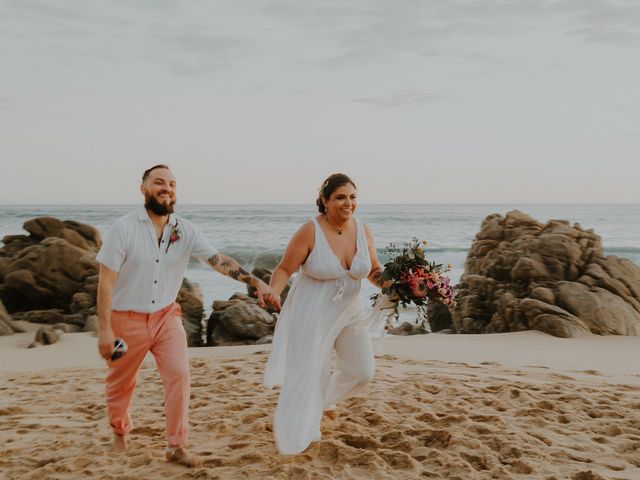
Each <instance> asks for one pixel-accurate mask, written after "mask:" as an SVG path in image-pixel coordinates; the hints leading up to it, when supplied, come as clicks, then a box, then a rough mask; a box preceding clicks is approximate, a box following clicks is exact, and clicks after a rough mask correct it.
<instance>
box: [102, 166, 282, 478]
mask: <svg viewBox="0 0 640 480" xmlns="http://www.w3.org/2000/svg"><path fill="white" fill-rule="evenodd" d="M140 191H141V192H142V194H143V195H144V207H143V206H141V207H139V209H137V210H136V211H133V212H131V213H130V214H128V215H125V216H124V217H121V218H119V219H118V220H116V222H115V223H114V224H113V226H112V227H111V228H110V229H109V232H108V233H107V236H106V238H105V240H104V243H103V245H102V248H101V249H100V252H99V253H98V256H97V258H96V259H97V261H98V262H99V263H100V274H99V280H98V318H99V328H98V348H99V351H100V355H101V356H102V357H103V358H104V359H105V360H107V364H108V373H107V379H106V395H107V410H108V416H109V422H110V424H111V427H112V429H113V432H114V441H113V444H114V448H116V449H125V448H126V435H127V434H128V433H129V432H130V431H131V430H132V429H133V423H132V422H131V418H130V415H129V409H130V405H131V397H132V395H133V390H134V388H135V384H136V377H137V374H138V370H139V369H140V365H141V364H142V361H143V360H144V357H145V356H146V354H147V352H149V351H151V353H152V354H153V355H154V357H155V360H156V364H157V366H158V370H159V371H160V376H161V377H162V382H163V385H164V393H165V416H166V422H167V444H168V446H167V449H166V454H165V456H166V458H167V460H169V461H173V462H177V463H181V464H184V465H187V466H195V465H197V464H198V463H199V462H200V461H199V459H198V457H196V456H195V455H193V454H191V453H190V452H189V451H188V450H187V448H186V447H187V440H188V431H189V417H188V414H189V397H190V383H189V382H190V379H189V359H188V355H187V340H186V334H185V331H184V328H183V326H182V318H181V310H180V305H179V304H177V303H176V301H175V300H176V297H177V295H178V290H179V289H180V285H181V284H182V278H183V276H184V272H185V269H186V266H187V263H188V261H189V258H190V257H191V256H194V257H196V258H198V259H200V260H201V261H203V262H206V263H208V264H209V265H210V266H211V267H213V268H214V269H215V270H217V271H218V272H220V273H222V274H224V275H227V276H229V277H232V278H234V279H236V280H238V281H241V282H244V283H246V284H248V285H251V286H252V287H254V288H255V289H256V290H257V295H258V300H259V302H260V305H261V306H264V305H265V302H267V303H270V304H271V305H273V306H274V307H275V308H279V298H277V297H276V296H275V295H273V293H272V292H271V290H270V288H269V287H268V286H267V285H266V284H265V283H264V282H262V281H261V280H259V279H258V278H256V277H254V276H253V275H251V274H249V273H248V272H246V271H245V270H243V269H242V268H241V267H240V265H238V262H236V261H235V260H234V259H233V258H230V257H228V256H225V255H223V254H221V253H219V252H218V251H217V250H216V249H215V248H214V247H213V245H211V243H209V241H207V239H206V238H205V237H204V235H203V234H202V233H201V232H200V231H199V230H198V229H197V228H196V227H195V226H194V225H193V224H192V223H191V222H189V221H187V220H185V219H183V218H181V217H179V216H178V215H175V214H174V213H173V207H174V205H175V203H176V179H175V177H174V176H173V173H171V170H170V169H169V167H168V166H166V165H155V166H153V167H151V168H150V169H148V170H146V171H145V172H144V175H143V177H142V185H141V186H140ZM116 337H120V338H122V339H124V341H125V342H126V343H127V345H128V350H127V352H126V355H124V356H123V357H122V358H119V359H117V360H111V356H112V354H113V351H114V341H115V339H116Z"/></svg>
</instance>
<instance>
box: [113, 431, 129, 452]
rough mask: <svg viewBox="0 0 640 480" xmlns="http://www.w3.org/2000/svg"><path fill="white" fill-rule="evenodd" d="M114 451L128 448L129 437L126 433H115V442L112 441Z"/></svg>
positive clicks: (122, 450)
mask: <svg viewBox="0 0 640 480" xmlns="http://www.w3.org/2000/svg"><path fill="white" fill-rule="evenodd" d="M111 445H112V447H113V451H114V452H124V451H125V450H126V449H127V439H126V438H125V436H124V435H118V434H117V433H114V434H113V442H112V443H111Z"/></svg>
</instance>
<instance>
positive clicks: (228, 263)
mask: <svg viewBox="0 0 640 480" xmlns="http://www.w3.org/2000/svg"><path fill="white" fill-rule="evenodd" d="M207 263H209V265H211V266H212V267H214V268H215V269H216V270H218V271H219V272H220V273H222V274H224V275H228V276H229V277H231V278H233V279H234V280H238V281H239V282H244V283H246V284H248V285H251V284H253V283H254V282H255V279H256V277H254V276H253V275H251V274H250V273H249V272H247V271H246V270H245V269H244V268H242V267H241V266H240V265H238V262H236V261H235V260H234V259H233V258H230V257H226V256H224V255H223V256H222V257H221V256H220V255H214V256H213V257H211V258H210V259H209V260H208V261H207Z"/></svg>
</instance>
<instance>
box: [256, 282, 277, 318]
mask: <svg viewBox="0 0 640 480" xmlns="http://www.w3.org/2000/svg"><path fill="white" fill-rule="evenodd" d="M253 287H254V288H255V289H256V295H258V303H259V304H260V306H261V307H265V306H266V304H269V305H271V306H272V307H273V308H274V309H275V310H277V311H280V308H281V306H280V295H277V294H276V293H275V292H274V291H273V289H272V288H271V287H270V286H269V285H267V284H266V283H264V282H263V281H262V280H260V279H259V278H256V279H255V282H254V284H253Z"/></svg>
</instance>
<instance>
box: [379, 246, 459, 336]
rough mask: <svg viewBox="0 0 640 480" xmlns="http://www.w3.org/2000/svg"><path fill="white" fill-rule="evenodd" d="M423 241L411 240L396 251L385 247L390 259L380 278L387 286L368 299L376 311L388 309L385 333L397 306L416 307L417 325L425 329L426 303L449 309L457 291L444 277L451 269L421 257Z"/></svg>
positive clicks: (394, 248) (393, 248) (453, 302)
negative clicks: (387, 283) (411, 305)
mask: <svg viewBox="0 0 640 480" xmlns="http://www.w3.org/2000/svg"><path fill="white" fill-rule="evenodd" d="M426 244H427V242H426V241H422V242H420V241H419V240H418V239H417V238H413V239H412V240H411V242H409V243H406V244H405V245H404V247H402V248H398V247H396V246H395V245H394V244H389V245H388V246H387V247H386V248H385V252H384V253H385V254H386V255H387V256H388V257H389V258H391V260H390V261H389V262H387V263H386V264H385V265H384V271H383V272H382V278H383V280H384V281H385V282H388V281H389V280H391V281H392V282H393V283H391V285H390V286H387V287H385V288H383V289H382V294H376V295H373V296H372V297H371V299H372V300H373V306H374V308H377V309H383V310H391V312H390V313H388V314H387V315H386V321H385V330H389V329H390V328H391V325H392V323H393V320H395V319H397V318H398V317H399V312H398V309H399V307H400V305H402V306H403V307H406V306H407V305H409V304H412V303H413V304H414V305H416V307H417V311H418V319H419V320H420V325H421V326H423V327H425V326H426V325H425V324H426V321H427V300H431V301H434V302H438V303H442V304H443V305H446V306H447V307H449V308H451V307H452V306H454V305H455V300H454V299H455V297H456V295H457V293H458V292H457V291H456V289H455V288H453V286H451V284H450V282H451V279H450V278H449V277H448V276H447V275H445V273H446V272H448V271H449V270H451V265H448V266H447V267H446V268H445V267H443V266H442V265H440V264H436V263H435V262H430V261H429V260H427V259H426V257H425V251H424V249H425V246H426Z"/></svg>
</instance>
